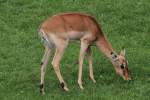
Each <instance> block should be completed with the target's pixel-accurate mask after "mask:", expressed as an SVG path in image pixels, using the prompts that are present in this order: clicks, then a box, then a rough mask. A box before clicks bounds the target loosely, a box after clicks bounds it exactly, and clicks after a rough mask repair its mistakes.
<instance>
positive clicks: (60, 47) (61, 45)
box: [52, 40, 69, 91]
mask: <svg viewBox="0 0 150 100" xmlns="http://www.w3.org/2000/svg"><path fill="white" fill-rule="evenodd" d="M58 41H59V40H58ZM58 41H57V44H56V52H55V56H54V58H53V61H52V65H53V68H54V71H55V73H56V75H57V78H58V80H59V82H60V85H61V87H62V88H63V89H64V90H65V91H69V89H68V88H67V84H66V83H65V81H64V79H63V77H62V75H61V72H60V61H61V58H62V56H63V54H64V49H65V48H66V46H67V44H68V42H67V41H61V42H60V41H59V42H58Z"/></svg>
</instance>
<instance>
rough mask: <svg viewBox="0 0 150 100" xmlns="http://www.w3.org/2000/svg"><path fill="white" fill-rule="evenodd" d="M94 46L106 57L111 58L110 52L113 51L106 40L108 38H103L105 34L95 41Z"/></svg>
mask: <svg viewBox="0 0 150 100" xmlns="http://www.w3.org/2000/svg"><path fill="white" fill-rule="evenodd" d="M96 46H97V47H98V48H99V49H100V50H101V51H102V53H104V54H105V55H106V57H108V58H109V59H111V52H114V50H113V48H112V46H111V44H110V43H109V42H108V40H107V39H106V38H105V36H101V37H99V38H98V40H97V42H96Z"/></svg>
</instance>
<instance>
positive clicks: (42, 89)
mask: <svg viewBox="0 0 150 100" xmlns="http://www.w3.org/2000/svg"><path fill="white" fill-rule="evenodd" d="M40 93H41V94H42V95H44V94H45V92H44V85H43V84H40Z"/></svg>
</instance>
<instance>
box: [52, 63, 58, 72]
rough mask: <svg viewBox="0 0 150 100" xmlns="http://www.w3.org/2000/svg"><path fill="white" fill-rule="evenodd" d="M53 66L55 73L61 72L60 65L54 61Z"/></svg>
mask: <svg viewBox="0 0 150 100" xmlns="http://www.w3.org/2000/svg"><path fill="white" fill-rule="evenodd" d="M52 66H53V68H54V70H55V71H58V70H59V64H58V63H55V62H54V61H52Z"/></svg>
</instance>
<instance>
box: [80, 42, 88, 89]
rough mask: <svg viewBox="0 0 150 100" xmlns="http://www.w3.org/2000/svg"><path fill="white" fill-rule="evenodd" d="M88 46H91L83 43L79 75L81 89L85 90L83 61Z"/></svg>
mask: <svg viewBox="0 0 150 100" xmlns="http://www.w3.org/2000/svg"><path fill="white" fill-rule="evenodd" d="M88 46H89V44H88V43H86V42H82V41H81V49H80V55H79V74H78V84H79V87H80V88H81V89H84V88H83V86H82V66H83V60H84V56H85V54H86V50H87V48H88Z"/></svg>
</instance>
